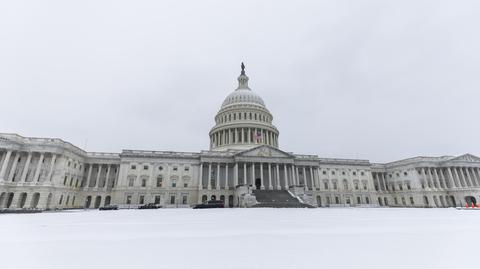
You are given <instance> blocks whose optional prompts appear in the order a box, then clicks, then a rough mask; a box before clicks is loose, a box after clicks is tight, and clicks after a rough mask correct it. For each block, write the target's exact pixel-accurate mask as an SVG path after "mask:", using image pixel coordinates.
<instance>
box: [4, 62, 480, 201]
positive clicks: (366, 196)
mask: <svg viewBox="0 0 480 269" xmlns="http://www.w3.org/2000/svg"><path fill="white" fill-rule="evenodd" d="M238 81H239V86H238V88H237V89H236V90H235V91H234V92H233V93H231V94H230V95H229V96H227V98H226V99H225V101H224V102H223V104H222V107H221V108H220V110H219V112H218V113H217V115H216V117H215V123H216V124H215V126H214V127H213V128H212V130H211V131H210V133H209V136H210V150H208V151H202V152H169V151H142V150H123V151H122V152H121V153H95V152H86V151H84V150H82V149H80V148H78V147H76V146H74V145H72V144H70V143H68V142H65V141H63V140H61V139H57V138H34V137H22V136H20V135H17V134H0V209H6V208H9V209H17V208H39V209H65V208H98V207H99V206H103V205H108V204H117V205H119V206H121V207H136V206H138V205H139V204H145V203H156V204H160V205H162V206H163V207H190V206H191V205H193V204H196V203H199V202H202V201H205V200H208V199H212V198H214V199H222V200H224V201H225V205H226V206H228V207H238V206H250V205H253V204H255V196H254V195H253V194H252V189H261V190H288V191H289V192H290V193H291V194H292V196H296V197H297V198H298V199H300V200H301V201H303V202H305V203H308V204H312V205H315V206H319V207H332V206H364V207H370V206H385V207H453V206H463V205H465V203H470V204H472V203H475V204H476V203H477V200H478V199H480V158H478V157H476V156H473V155H471V154H465V155H462V156H458V157H453V156H442V157H415V158H410V159H406V160H401V161H397V162H392V163H386V164H375V163H370V162H369V161H368V160H354V159H329V158H320V157H318V156H316V155H299V154H293V153H290V152H285V151H282V150H280V149H279V143H278V137H279V131H278V130H277V128H276V127H275V126H274V125H273V124H272V122H273V116H272V114H271V113H270V112H269V110H268V109H267V108H266V106H265V103H264V102H263V100H262V98H260V97H259V96H258V95H257V94H255V93H254V92H253V91H252V90H251V89H250V88H249V87H248V77H247V76H246V74H245V71H244V70H243V69H242V73H241V75H240V76H239V78H238Z"/></svg>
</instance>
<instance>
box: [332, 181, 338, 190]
mask: <svg viewBox="0 0 480 269" xmlns="http://www.w3.org/2000/svg"><path fill="white" fill-rule="evenodd" d="M333 189H334V190H336V189H337V182H336V181H334V182H333Z"/></svg>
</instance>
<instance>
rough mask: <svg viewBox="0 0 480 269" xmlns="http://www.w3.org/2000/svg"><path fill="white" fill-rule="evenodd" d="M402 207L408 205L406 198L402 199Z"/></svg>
mask: <svg viewBox="0 0 480 269" xmlns="http://www.w3.org/2000/svg"><path fill="white" fill-rule="evenodd" d="M402 205H407V202H406V201H405V197H402Z"/></svg>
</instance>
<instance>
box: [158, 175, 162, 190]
mask: <svg viewBox="0 0 480 269" xmlns="http://www.w3.org/2000/svg"><path fill="white" fill-rule="evenodd" d="M162 183H163V176H162V175H159V176H158V177H157V188H161V187H162Z"/></svg>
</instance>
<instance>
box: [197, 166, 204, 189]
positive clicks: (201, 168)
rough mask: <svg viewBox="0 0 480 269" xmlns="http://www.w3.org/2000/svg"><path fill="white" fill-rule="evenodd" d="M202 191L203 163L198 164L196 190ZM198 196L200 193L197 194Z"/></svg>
mask: <svg viewBox="0 0 480 269" xmlns="http://www.w3.org/2000/svg"><path fill="white" fill-rule="evenodd" d="M202 189H203V163H202V162H200V168H199V175H198V190H202ZM198 195H200V193H199V194H198Z"/></svg>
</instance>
